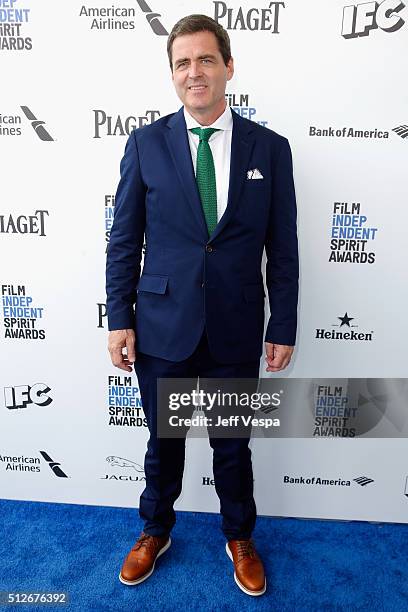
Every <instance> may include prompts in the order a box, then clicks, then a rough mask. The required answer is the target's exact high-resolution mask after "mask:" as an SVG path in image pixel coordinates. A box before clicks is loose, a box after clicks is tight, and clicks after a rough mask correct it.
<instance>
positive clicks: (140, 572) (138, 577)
mask: <svg viewBox="0 0 408 612" xmlns="http://www.w3.org/2000/svg"><path fill="white" fill-rule="evenodd" d="M170 544H171V538H170V536H164V537H161V536H150V535H147V534H146V533H144V531H142V533H141V535H140V537H139V539H138V541H137V542H136V543H135V545H134V546H133V548H132V549H131V551H130V553H129V554H128V556H127V557H126V559H125V561H124V563H123V565H122V569H121V570H120V574H119V580H120V581H121V582H123V584H139V582H143V580H146V578H149V576H151V575H152V574H153V571H154V566H155V563H156V559H157V558H158V557H160V555H162V554H163V553H164V552H166V550H167V549H168V548H169V547H170Z"/></svg>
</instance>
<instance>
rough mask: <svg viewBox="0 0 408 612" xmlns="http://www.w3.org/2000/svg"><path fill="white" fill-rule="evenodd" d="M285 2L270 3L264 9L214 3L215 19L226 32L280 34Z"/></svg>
mask: <svg viewBox="0 0 408 612" xmlns="http://www.w3.org/2000/svg"><path fill="white" fill-rule="evenodd" d="M284 8H285V2H268V3H267V4H266V6H264V7H252V8H249V9H247V8H244V7H242V6H228V5H227V3H226V2H219V1H217V2H214V19H215V21H217V22H218V23H220V24H221V25H222V26H223V27H224V28H225V29H226V30H252V31H262V30H264V31H267V32H271V33H272V34H279V18H280V15H281V9H284Z"/></svg>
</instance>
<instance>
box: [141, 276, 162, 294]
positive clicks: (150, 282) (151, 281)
mask: <svg viewBox="0 0 408 612" xmlns="http://www.w3.org/2000/svg"><path fill="white" fill-rule="evenodd" d="M168 280H169V278H168V276H153V275H151V274H142V276H141V277H140V279H139V284H138V286H137V290H138V291H149V292H150V293H166V288H167V283H168Z"/></svg>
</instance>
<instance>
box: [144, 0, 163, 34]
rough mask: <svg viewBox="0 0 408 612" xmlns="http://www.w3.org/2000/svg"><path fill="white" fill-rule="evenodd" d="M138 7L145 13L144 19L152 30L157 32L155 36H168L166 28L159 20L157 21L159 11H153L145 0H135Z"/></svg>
mask: <svg viewBox="0 0 408 612" xmlns="http://www.w3.org/2000/svg"><path fill="white" fill-rule="evenodd" d="M136 2H137V3H138V5H139V6H140V8H141V9H142V11H143V12H144V13H146V19H147V21H148V23H149V25H150V27H151V28H152V30H153V32H154V33H155V34H157V36H168V35H169V33H168V32H167V30H166V28H165V27H164V26H163V25H162V23H161V21H159V19H158V18H159V17H161V15H160V13H153V12H152V9H151V8H150V6H149V5H148V4H147V2H145V0H136Z"/></svg>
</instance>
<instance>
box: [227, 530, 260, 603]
mask: <svg viewBox="0 0 408 612" xmlns="http://www.w3.org/2000/svg"><path fill="white" fill-rule="evenodd" d="M225 550H226V551H227V555H228V556H229V558H230V559H231V561H232V562H233V563H234V568H235V572H234V579H235V582H236V583H237V585H238V586H239V588H240V589H241V591H244V593H246V594H247V595H263V594H264V593H265V591H266V578H265V572H264V568H263V564H262V561H261V559H260V557H259V555H258V553H257V552H256V550H255V546H254V543H253V542H252V540H230V541H229V542H227V543H226V545H225Z"/></svg>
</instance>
